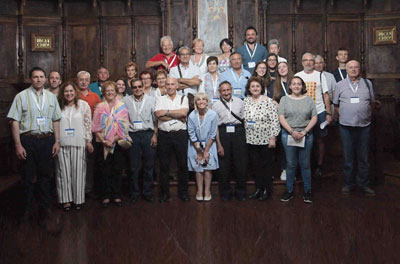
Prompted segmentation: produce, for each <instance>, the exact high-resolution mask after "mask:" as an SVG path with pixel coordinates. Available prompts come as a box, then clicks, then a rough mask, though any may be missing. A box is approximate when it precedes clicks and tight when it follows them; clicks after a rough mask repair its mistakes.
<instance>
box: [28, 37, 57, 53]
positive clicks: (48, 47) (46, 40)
mask: <svg viewBox="0 0 400 264" xmlns="http://www.w3.org/2000/svg"><path fill="white" fill-rule="evenodd" d="M31 42H32V51H54V35H51V34H36V33H32V34H31Z"/></svg>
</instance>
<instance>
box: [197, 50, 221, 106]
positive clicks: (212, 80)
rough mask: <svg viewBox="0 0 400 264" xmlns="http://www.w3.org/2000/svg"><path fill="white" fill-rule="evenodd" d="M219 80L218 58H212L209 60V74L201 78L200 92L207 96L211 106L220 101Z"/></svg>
mask: <svg viewBox="0 0 400 264" xmlns="http://www.w3.org/2000/svg"><path fill="white" fill-rule="evenodd" d="M218 79H219V72H218V58H217V57H215V56H210V57H208V59H207V73H206V74H204V75H203V76H202V77H201V84H200V88H199V92H203V93H205V94H206V95H207V97H208V99H209V101H210V105H211V106H212V105H213V103H214V102H215V100H219V92H218Z"/></svg>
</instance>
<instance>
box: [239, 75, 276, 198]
mask: <svg viewBox="0 0 400 264" xmlns="http://www.w3.org/2000/svg"><path fill="white" fill-rule="evenodd" d="M246 92H247V93H248V94H250V95H251V96H248V97H246V98H245V99H244V102H243V117H244V120H245V130H246V143H247V146H248V150H249V158H250V160H251V164H253V168H251V169H253V171H254V172H255V173H254V174H255V181H256V191H255V192H254V193H253V194H251V195H250V196H249V198H250V199H259V200H260V201H264V200H267V199H268V198H269V197H270V194H271V185H272V175H271V174H270V172H269V171H270V167H271V163H272V155H273V152H272V148H275V146H276V142H275V141H276V136H278V134H279V132H280V130H281V128H280V124H279V119H278V114H277V108H276V105H275V103H274V101H273V100H272V99H271V98H269V97H267V96H266V95H264V92H265V87H264V86H263V81H262V80H261V79H260V78H259V77H251V78H250V79H249V81H248V82H247V85H246Z"/></svg>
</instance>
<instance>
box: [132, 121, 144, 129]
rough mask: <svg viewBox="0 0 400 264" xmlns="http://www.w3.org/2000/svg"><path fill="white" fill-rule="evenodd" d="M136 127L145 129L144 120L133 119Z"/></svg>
mask: <svg viewBox="0 0 400 264" xmlns="http://www.w3.org/2000/svg"><path fill="white" fill-rule="evenodd" d="M133 128H134V129H143V121H133Z"/></svg>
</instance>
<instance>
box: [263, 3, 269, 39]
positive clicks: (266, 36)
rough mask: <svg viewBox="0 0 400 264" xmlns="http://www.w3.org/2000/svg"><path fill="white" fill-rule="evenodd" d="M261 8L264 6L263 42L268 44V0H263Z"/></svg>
mask: <svg viewBox="0 0 400 264" xmlns="http://www.w3.org/2000/svg"><path fill="white" fill-rule="evenodd" d="M261 8H262V24H261V25H262V30H263V31H262V32H263V44H264V46H267V42H268V26H267V20H268V0H263V1H262V3H261Z"/></svg>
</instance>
